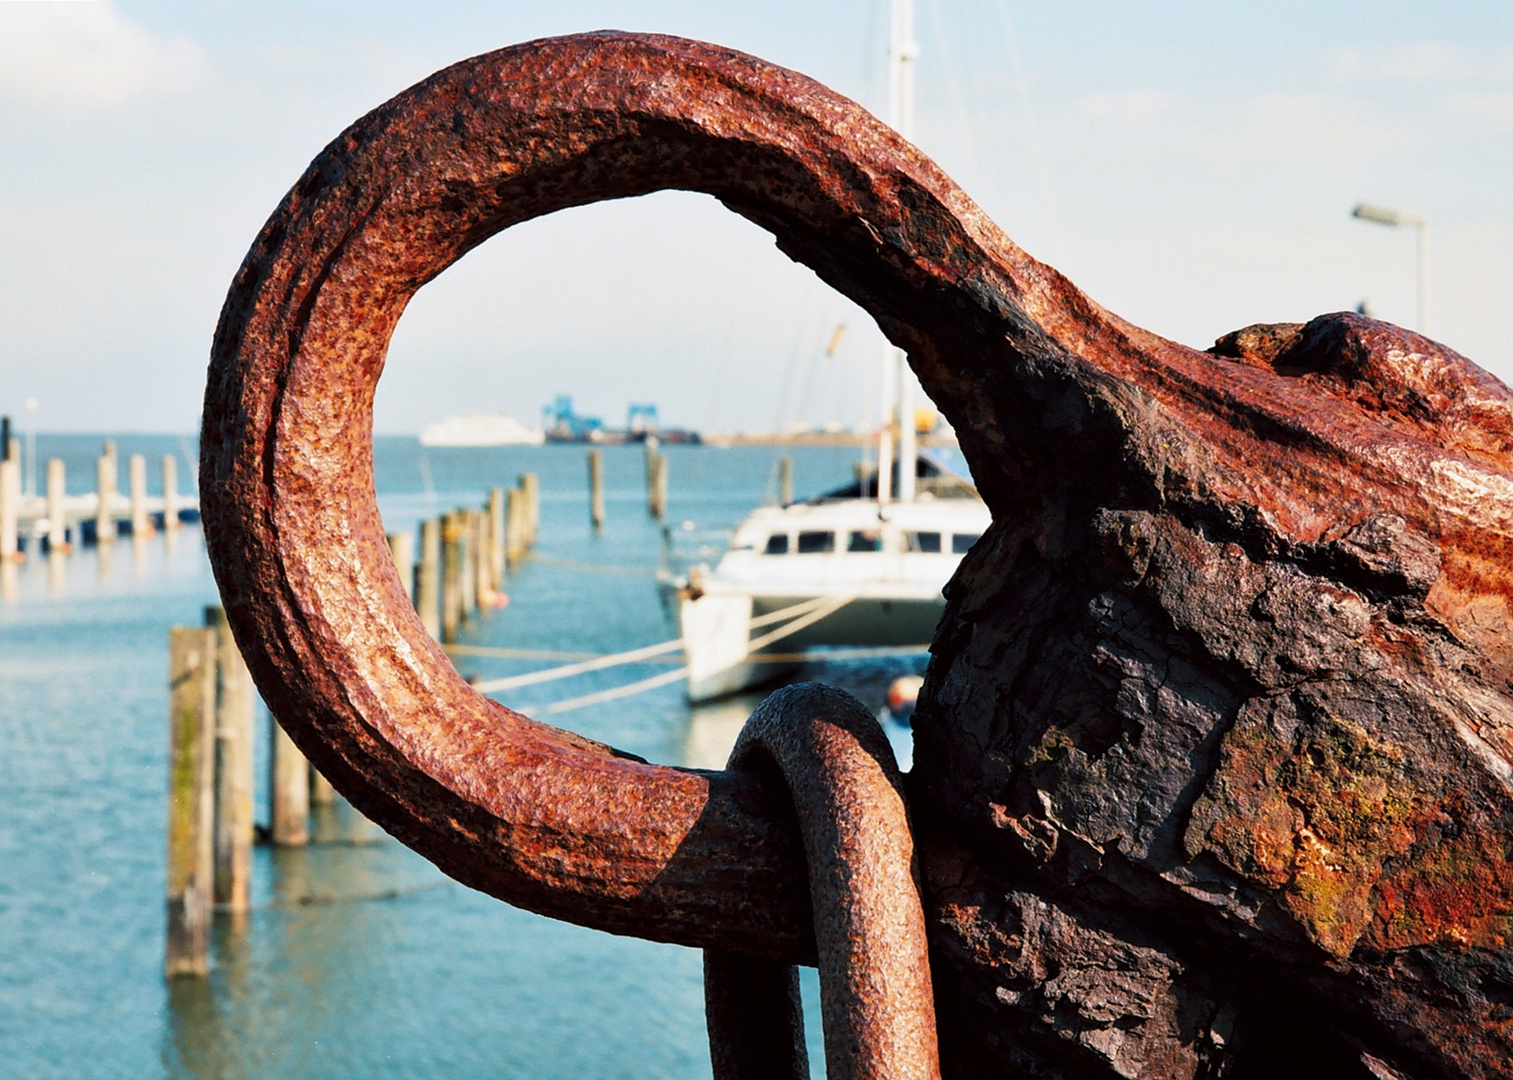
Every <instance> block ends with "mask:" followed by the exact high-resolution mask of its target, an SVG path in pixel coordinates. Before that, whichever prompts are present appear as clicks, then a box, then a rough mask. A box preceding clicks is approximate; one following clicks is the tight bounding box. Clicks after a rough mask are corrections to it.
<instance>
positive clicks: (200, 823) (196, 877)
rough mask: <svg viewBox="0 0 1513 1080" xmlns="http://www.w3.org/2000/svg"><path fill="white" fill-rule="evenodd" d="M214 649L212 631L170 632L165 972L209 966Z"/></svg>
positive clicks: (192, 972)
mask: <svg viewBox="0 0 1513 1080" xmlns="http://www.w3.org/2000/svg"><path fill="white" fill-rule="evenodd" d="M217 649H218V636H217V634H216V632H215V631H214V630H213V629H206V628H204V627H198V626H175V627H173V628H172V629H171V630H170V631H169V633H168V732H169V736H168V937H167V947H166V950H165V958H164V971H165V973H166V974H167V975H168V977H169V978H176V977H179V976H186V975H188V976H203V975H207V974H209V972H210V912H211V903H212V896H213V893H214V876H215V870H214V851H215V847H214V829H215V792H214V776H215V727H214V725H215V698H216V653H217Z"/></svg>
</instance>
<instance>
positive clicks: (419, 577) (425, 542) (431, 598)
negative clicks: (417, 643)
mask: <svg viewBox="0 0 1513 1080" xmlns="http://www.w3.org/2000/svg"><path fill="white" fill-rule="evenodd" d="M415 610H416V611H418V612H419V613H420V625H421V626H424V627H425V628H426V633H428V634H430V635H431V637H432V638H434V639H435V640H437V641H440V640H441V522H439V521H437V520H436V519H434V518H432V519H431V520H429V521H422V522H421V523H420V565H419V566H417V567H416V568H415Z"/></svg>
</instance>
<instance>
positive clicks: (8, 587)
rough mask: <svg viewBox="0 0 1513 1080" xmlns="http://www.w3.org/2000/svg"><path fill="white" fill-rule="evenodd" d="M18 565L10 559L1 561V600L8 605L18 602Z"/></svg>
mask: <svg viewBox="0 0 1513 1080" xmlns="http://www.w3.org/2000/svg"><path fill="white" fill-rule="evenodd" d="M16 577H17V575H16V564H15V563H13V562H11V561H10V560H9V559H3V560H0V598H3V599H4V600H5V602H6V603H7V604H13V603H15V602H16Z"/></svg>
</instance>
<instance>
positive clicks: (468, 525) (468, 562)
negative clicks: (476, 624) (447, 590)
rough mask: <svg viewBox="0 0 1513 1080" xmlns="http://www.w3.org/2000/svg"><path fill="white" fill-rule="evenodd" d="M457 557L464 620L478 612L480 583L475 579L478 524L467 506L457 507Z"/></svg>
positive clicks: (460, 599)
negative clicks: (474, 552) (474, 557)
mask: <svg viewBox="0 0 1513 1080" xmlns="http://www.w3.org/2000/svg"><path fill="white" fill-rule="evenodd" d="M456 513H457V530H458V538H457V545H458V548H457V558H458V578H457V588H458V591H459V593H460V596H459V601H460V604H461V608H462V617H463V619H464V620H466V619H471V618H472V617H473V616H474V615H476V614H477V613H478V585H477V582H476V581H475V580H474V579H475V578H476V577H477V574H476V571H477V569H478V567H477V564H476V563H474V561H473V551H474V550H475V549H476V548H477V547H478V545H477V544H476V543H474V537H475V536H476V534H477V531H478V530H477V526H476V525H475V524H474V521H473V511H471V510H469V509H468V508H467V507H458V509H457V512H456Z"/></svg>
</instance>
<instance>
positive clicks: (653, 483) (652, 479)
mask: <svg viewBox="0 0 1513 1080" xmlns="http://www.w3.org/2000/svg"><path fill="white" fill-rule="evenodd" d="M660 445H661V443H659V442H658V441H657V437H656V436H655V435H648V436H646V441H645V442H643V443H642V444H641V452H642V458H643V460H644V461H645V464H646V512H647V513H648V514H650V515H651V516H652V517H661V515H660V514H658V513H657V456H658V455H657V448H658V447H659V446H660Z"/></svg>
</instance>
